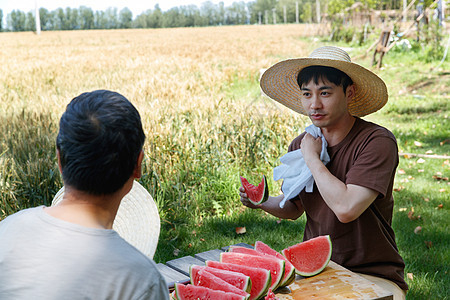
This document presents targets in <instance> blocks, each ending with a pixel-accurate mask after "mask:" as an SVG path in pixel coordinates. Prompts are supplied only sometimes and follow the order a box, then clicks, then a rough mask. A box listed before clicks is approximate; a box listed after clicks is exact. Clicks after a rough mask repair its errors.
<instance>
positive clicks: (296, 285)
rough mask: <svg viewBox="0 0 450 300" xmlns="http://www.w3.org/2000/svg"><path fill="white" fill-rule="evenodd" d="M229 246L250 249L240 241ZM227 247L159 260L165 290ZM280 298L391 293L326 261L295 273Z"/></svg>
mask: <svg viewBox="0 0 450 300" xmlns="http://www.w3.org/2000/svg"><path fill="white" fill-rule="evenodd" d="M233 246H242V247H247V248H253V247H252V246H250V245H248V244H245V243H240V244H236V245H233ZM228 248H229V246H227V247H223V248H222V249H214V250H209V251H206V252H202V253H198V254H195V255H194V256H185V257H181V258H177V259H174V260H171V261H168V262H166V263H165V264H162V263H159V264H157V267H158V269H159V271H160V272H161V274H162V275H163V276H164V278H165V279H166V282H167V285H168V288H169V290H173V288H174V285H175V283H176V282H179V283H188V282H189V267H190V266H191V265H200V266H203V265H205V261H207V260H213V261H219V259H220V253H222V252H224V251H227V250H228ZM275 294H276V297H277V298H279V299H280V300H300V299H383V300H388V299H393V296H392V293H390V292H389V291H386V290H385V289H383V288H381V287H379V286H377V285H376V284H374V283H372V282H370V281H368V280H367V279H365V278H363V277H362V276H359V275H358V274H356V273H353V272H351V271H350V270H347V269H346V268H344V267H342V266H340V265H338V264H337V263H335V262H333V261H330V263H329V264H328V266H327V267H326V268H325V269H324V270H323V271H322V272H321V273H319V274H318V275H316V276H312V277H306V278H305V277H302V276H299V275H297V277H296V279H295V281H294V282H293V283H291V284H290V285H289V286H287V287H284V288H281V289H278V290H276V291H275Z"/></svg>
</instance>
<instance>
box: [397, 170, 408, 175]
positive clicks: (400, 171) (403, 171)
mask: <svg viewBox="0 0 450 300" xmlns="http://www.w3.org/2000/svg"><path fill="white" fill-rule="evenodd" d="M398 174H402V175H403V174H406V172H405V170H403V169H399V170H398Z"/></svg>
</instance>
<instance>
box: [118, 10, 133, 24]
mask: <svg viewBox="0 0 450 300" xmlns="http://www.w3.org/2000/svg"><path fill="white" fill-rule="evenodd" d="M132 21H133V13H132V12H131V10H130V9H129V8H128V7H125V8H124V9H122V10H121V11H120V12H119V27H120V28H131V23H132Z"/></svg>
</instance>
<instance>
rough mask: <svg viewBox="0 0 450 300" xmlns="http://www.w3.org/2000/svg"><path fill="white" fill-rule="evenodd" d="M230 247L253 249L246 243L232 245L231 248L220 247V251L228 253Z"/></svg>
mask: <svg viewBox="0 0 450 300" xmlns="http://www.w3.org/2000/svg"><path fill="white" fill-rule="evenodd" d="M232 246H240V247H245V248H249V249H253V246H252V245H249V244H246V243H238V244H234V245H231V246H225V247H222V250H223V251H228V248H230V247H232Z"/></svg>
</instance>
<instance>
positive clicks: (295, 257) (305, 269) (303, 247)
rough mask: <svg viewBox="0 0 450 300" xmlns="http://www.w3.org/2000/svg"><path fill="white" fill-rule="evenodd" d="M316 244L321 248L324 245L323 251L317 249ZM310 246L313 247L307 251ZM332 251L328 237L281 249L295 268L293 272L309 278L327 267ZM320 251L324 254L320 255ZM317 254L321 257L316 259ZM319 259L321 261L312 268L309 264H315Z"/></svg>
mask: <svg viewBox="0 0 450 300" xmlns="http://www.w3.org/2000/svg"><path fill="white" fill-rule="evenodd" d="M318 243H322V245H321V246H323V245H325V249H319V246H317V244H318ZM311 245H314V246H313V248H312V249H308V247H309V248H310V247H311ZM332 249H333V248H332V244H331V239H330V236H329V235H322V236H318V237H315V238H312V239H310V240H307V241H304V242H301V243H298V244H295V245H292V246H290V247H288V248H286V249H283V250H282V254H283V255H284V256H285V257H286V259H287V260H289V261H290V262H291V264H292V265H293V266H294V267H295V272H296V273H297V274H299V275H301V276H304V277H311V276H314V275H317V274H319V273H320V272H322V271H323V269H325V267H326V266H328V263H329V262H330V259H331V253H332ZM320 250H321V251H323V252H324V251H326V252H324V253H320V252H319V251H320ZM318 253H319V254H322V255H320V257H318V255H319V254H318ZM299 259H300V260H301V261H300V260H299ZM319 259H321V260H320V263H319V264H318V266H316V267H315V268H312V266H311V263H314V264H317V261H318V260H319Z"/></svg>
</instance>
